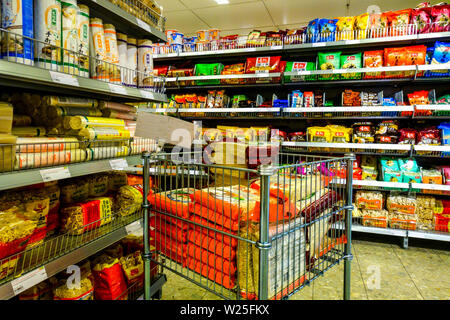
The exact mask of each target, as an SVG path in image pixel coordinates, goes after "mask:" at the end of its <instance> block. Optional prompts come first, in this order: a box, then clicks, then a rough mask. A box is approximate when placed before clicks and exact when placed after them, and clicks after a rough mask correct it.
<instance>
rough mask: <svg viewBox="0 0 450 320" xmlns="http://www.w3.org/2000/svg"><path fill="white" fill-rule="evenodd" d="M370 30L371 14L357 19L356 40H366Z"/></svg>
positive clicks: (364, 14) (362, 15)
mask: <svg viewBox="0 0 450 320" xmlns="http://www.w3.org/2000/svg"><path fill="white" fill-rule="evenodd" d="M368 28H369V14H368V13H367V12H366V13H363V14H360V15H359V16H356V17H355V30H356V39H366V38H367V36H368V35H367V30H368Z"/></svg>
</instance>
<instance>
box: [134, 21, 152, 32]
mask: <svg viewBox="0 0 450 320" xmlns="http://www.w3.org/2000/svg"><path fill="white" fill-rule="evenodd" d="M136 21H137V24H138V26H139V27H141V28H142V29H144V30H147V31H151V30H152V29H151V28H150V26H149V25H148V24H147V23H145V22H144V21H142V20H141V19H139V18H136Z"/></svg>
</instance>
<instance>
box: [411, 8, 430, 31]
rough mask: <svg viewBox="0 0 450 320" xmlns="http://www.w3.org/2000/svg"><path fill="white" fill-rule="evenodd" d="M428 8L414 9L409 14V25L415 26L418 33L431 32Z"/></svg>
mask: <svg viewBox="0 0 450 320" xmlns="http://www.w3.org/2000/svg"><path fill="white" fill-rule="evenodd" d="M429 9H430V8H422V9H414V10H413V11H412V12H411V24H413V25H415V26H416V30H417V32H418V33H428V32H431V30H432V26H433V25H432V23H431V10H429Z"/></svg>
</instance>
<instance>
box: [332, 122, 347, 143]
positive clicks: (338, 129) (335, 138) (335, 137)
mask: <svg viewBox="0 0 450 320" xmlns="http://www.w3.org/2000/svg"><path fill="white" fill-rule="evenodd" d="M326 127H327V128H328V129H329V130H330V138H331V139H330V142H337V143H348V142H350V137H351V134H352V129H351V128H346V127H344V126H338V125H328V126H326Z"/></svg>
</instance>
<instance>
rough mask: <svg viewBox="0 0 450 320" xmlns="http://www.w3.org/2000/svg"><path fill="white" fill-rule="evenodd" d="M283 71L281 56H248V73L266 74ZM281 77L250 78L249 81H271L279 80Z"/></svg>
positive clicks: (246, 71)
mask: <svg viewBox="0 0 450 320" xmlns="http://www.w3.org/2000/svg"><path fill="white" fill-rule="evenodd" d="M276 72H281V56H274V57H257V58H247V64H246V69H245V73H248V74H261V73H262V74H264V73H276ZM280 79H281V77H276V78H265V77H263V78H259V79H258V80H255V79H252V80H250V79H248V80H247V83H255V82H256V83H268V82H269V83H270V82H279V81H280Z"/></svg>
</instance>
